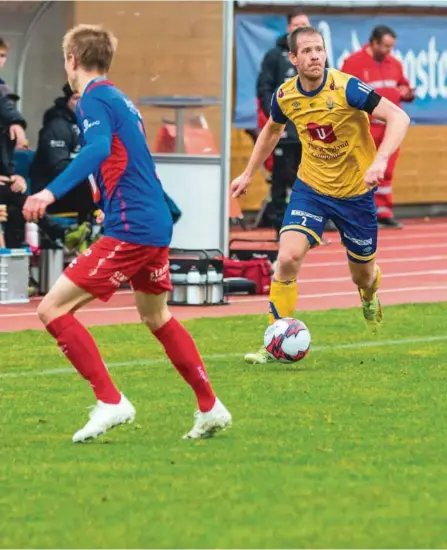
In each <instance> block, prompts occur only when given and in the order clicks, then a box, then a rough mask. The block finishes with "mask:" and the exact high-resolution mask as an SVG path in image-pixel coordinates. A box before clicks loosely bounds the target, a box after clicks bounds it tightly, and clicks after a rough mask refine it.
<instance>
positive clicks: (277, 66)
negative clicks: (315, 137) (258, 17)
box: [256, 34, 328, 142]
mask: <svg viewBox="0 0 447 550" xmlns="http://www.w3.org/2000/svg"><path fill="white" fill-rule="evenodd" d="M327 66H328V64H327V62H326V67H327ZM294 76H296V69H295V67H294V66H293V65H292V64H291V63H290V61H289V47H288V45H287V34H285V35H283V36H280V37H279V38H278V40H277V41H276V46H275V47H274V48H271V49H270V50H269V51H268V52H267V53H266V54H265V56H264V59H263V61H262V64H261V69H260V72H259V76H258V81H257V86H256V93H257V98H258V100H259V103H260V106H261V109H262V110H263V112H264V114H265V115H266V116H267V117H268V116H270V104H271V101H272V95H273V93H274V91H275V90H276V89H277V88H279V86H281V84H282V83H283V82H285V81H286V80H289V78H292V77H294ZM281 141H283V142H284V141H291V142H294V141H299V140H298V134H297V131H296V128H295V125H294V124H293V123H291V122H290V121H289V122H287V125H286V135H285V136H284V137H282V138H281Z"/></svg>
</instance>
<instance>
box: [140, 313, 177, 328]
mask: <svg viewBox="0 0 447 550" xmlns="http://www.w3.org/2000/svg"><path fill="white" fill-rule="evenodd" d="M170 318H171V314H170V312H169V310H168V308H165V309H161V310H157V311H147V312H144V313H142V314H140V319H141V322H142V323H144V324H145V325H146V326H147V327H148V329H149V330H150V331H151V332H155V331H156V330H158V329H159V328H161V327H162V326H163V325H165V324H166V323H167V322H168V321H169V319H170Z"/></svg>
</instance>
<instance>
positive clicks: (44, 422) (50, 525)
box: [0, 304, 447, 548]
mask: <svg viewBox="0 0 447 550" xmlns="http://www.w3.org/2000/svg"><path fill="white" fill-rule="evenodd" d="M298 316H299V317H300V318H301V319H302V320H303V321H304V322H306V324H307V325H308V326H309V328H310V330H311V333H312V338H313V343H312V345H313V349H312V350H311V353H310V354H309V356H308V357H307V358H306V359H305V360H304V361H302V362H301V363H299V364H297V365H295V366H290V365H281V364H275V365H271V364H269V365H266V366H260V367H252V366H248V365H245V364H244V363H243V359H242V354H243V353H244V352H245V351H249V350H251V349H253V348H254V349H256V348H257V347H258V346H259V344H260V343H261V339H262V334H263V331H264V327H265V318H264V317H259V316H253V317H233V318H226V319H204V320H198V321H193V322H188V323H187V326H188V327H189V328H190V330H191V331H192V333H193V334H194V336H195V338H196V340H197V342H198V344H199V347H200V348H201V351H202V353H203V354H204V355H205V356H206V357H207V366H208V371H209V374H210V377H211V379H212V381H213V383H214V386H215V388H216V390H217V392H218V395H219V396H220V398H221V399H222V401H223V402H224V403H225V404H226V405H227V407H228V408H229V409H230V411H231V412H232V414H233V428H232V429H231V430H229V431H227V432H225V433H222V434H219V436H217V437H216V438H215V439H212V440H207V441H199V442H195V441H183V440H182V439H181V436H182V435H183V434H184V433H185V432H186V431H188V430H189V429H190V428H191V426H192V423H193V416H192V414H193V412H194V410H195V400H194V396H193V394H192V392H191V390H190V389H189V388H188V387H187V386H186V385H185V384H184V383H183V381H182V380H181V378H180V377H179V376H178V374H177V373H176V372H175V370H174V369H173V368H172V367H171V366H170V365H169V364H168V363H167V362H166V361H164V360H163V359H162V358H163V353H162V351H161V349H160V347H159V345H158V343H157V342H156V341H155V340H154V339H153V338H152V337H150V336H149V335H148V334H147V332H146V330H145V329H144V327H141V326H138V325H125V326H114V327H102V328H95V329H92V332H93V334H94V335H95V337H96V338H97V341H98V344H99V346H100V348H101V351H102V352H103V354H104V357H105V359H106V361H107V363H108V364H109V365H110V367H111V372H112V375H113V377H114V379H115V381H116V382H117V383H118V385H119V387H120V389H121V390H122V391H123V392H124V393H125V394H126V395H127V397H129V399H131V400H132V401H133V402H134V404H135V406H136V408H137V419H136V422H135V423H134V424H133V425H131V426H125V427H119V428H117V429H116V430H113V431H112V432H110V433H108V434H106V436H104V437H102V438H101V439H98V440H97V441H95V442H92V443H89V444H84V445H73V444H72V443H71V436H72V434H73V433H74V432H75V431H76V430H77V429H79V428H80V427H82V426H83V424H84V423H85V422H86V420H87V413H88V410H87V408H86V407H87V406H88V405H91V404H93V403H94V400H93V396H92V393H91V390H90V388H89V387H88V385H87V384H86V383H85V382H83V381H82V379H81V378H80V377H79V376H78V375H77V374H76V373H74V371H72V369H71V367H70V365H69V364H68V362H66V360H65V358H64V357H63V356H62V354H61V353H60V352H59V351H58V350H57V348H56V346H55V345H54V342H53V341H52V339H51V338H50V337H49V336H48V335H47V334H45V333H43V332H21V333H10V334H0V350H1V352H0V353H1V360H0V421H1V432H0V435H1V442H0V547H1V548H299V547H305V548H321V547H325V548H361V547H369V548H443V547H444V548H445V547H447V498H446V495H447V437H446V436H447V429H446V426H447V413H446V410H447V401H446V397H445V396H446V378H447V376H446V356H447V321H446V319H447V304H428V305H413V306H411V305H409V306H399V307H388V308H386V309H385V323H384V328H383V331H382V332H381V334H380V336H379V337H378V338H376V339H374V338H373V337H372V336H370V335H369V334H368V332H367V330H366V328H365V327H364V325H363V322H362V318H361V312H360V310H359V309H351V310H341V311H338V310H334V311H330V312H301V313H300V314H299V315H298ZM341 346H345V347H341ZM112 367H113V368H112ZM42 371H46V372H44V373H43V374H42ZM48 371H52V372H48Z"/></svg>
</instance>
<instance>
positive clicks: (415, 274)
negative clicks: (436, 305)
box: [298, 269, 447, 285]
mask: <svg viewBox="0 0 447 550" xmlns="http://www.w3.org/2000/svg"><path fill="white" fill-rule="evenodd" d="M426 275H447V269H433V270H431V271H405V272H404V273H384V274H383V275H382V279H395V278H399V277H422V276H426ZM350 280H351V279H350V277H347V276H344V277H327V278H323V279H320V278H317V277H313V278H312V279H298V284H314V285H315V284H318V283H340V282H346V281H350Z"/></svg>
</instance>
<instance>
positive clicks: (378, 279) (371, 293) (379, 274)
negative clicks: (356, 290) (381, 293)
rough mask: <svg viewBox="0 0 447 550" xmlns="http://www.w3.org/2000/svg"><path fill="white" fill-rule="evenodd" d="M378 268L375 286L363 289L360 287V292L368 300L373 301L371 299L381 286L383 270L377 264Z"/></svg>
mask: <svg viewBox="0 0 447 550" xmlns="http://www.w3.org/2000/svg"><path fill="white" fill-rule="evenodd" d="M376 270H377V276H376V280H375V281H374V284H373V286H372V287H371V288H369V289H363V288H361V289H360V294H361V296H362V298H363V299H364V300H366V301H367V302H371V300H372V299H373V298H374V294H375V293H376V292H377V291H378V290H379V287H380V282H381V279H382V270H381V269H380V267H379V266H378V265H377V264H376Z"/></svg>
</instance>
